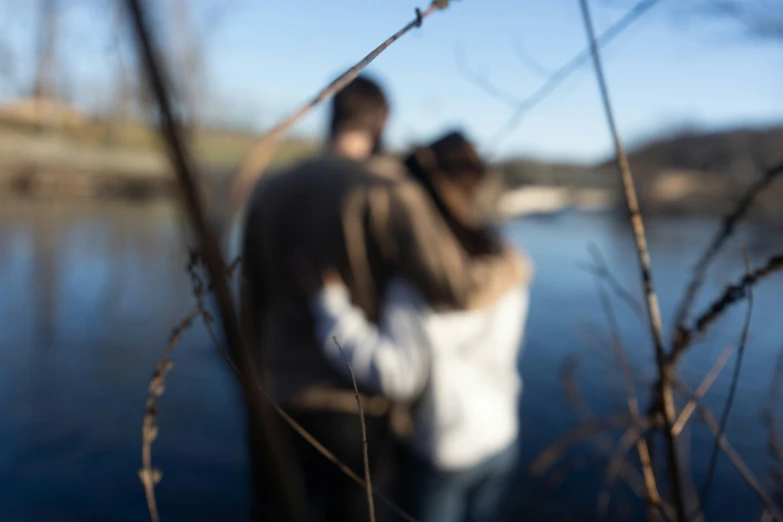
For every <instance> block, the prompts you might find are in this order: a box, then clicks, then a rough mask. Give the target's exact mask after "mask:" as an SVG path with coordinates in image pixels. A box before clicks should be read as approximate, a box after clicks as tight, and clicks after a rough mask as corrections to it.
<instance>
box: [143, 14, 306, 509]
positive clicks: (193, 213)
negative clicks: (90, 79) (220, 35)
mask: <svg viewBox="0 0 783 522" xmlns="http://www.w3.org/2000/svg"><path fill="white" fill-rule="evenodd" d="M127 6H128V10H129V12H130V15H131V19H132V22H133V27H134V29H135V34H136V42H137V44H138V47H139V54H140V55H141V64H142V65H143V66H144V68H145V70H144V71H143V74H145V76H146V79H147V81H148V82H149V88H150V90H151V91H152V92H153V93H154V95H155V98H156V100H157V105H158V109H159V112H160V131H161V134H162V135H163V138H164V139H165V143H166V146H167V149H168V153H169V158H170V160H171V162H172V165H173V167H174V171H175V174H176V176H177V181H178V184H179V186H180V189H181V190H180V192H181V196H182V202H183V205H184V206H185V210H186V211H187V213H188V216H189V218H190V220H191V223H192V226H193V228H194V229H195V232H196V236H197V238H198V240H199V243H200V249H199V251H200V252H201V254H202V256H203V260H204V264H205V266H206V267H207V270H208V271H209V273H210V276H211V279H212V282H213V284H214V285H215V296H216V298H217V302H218V305H219V308H220V312H221V313H220V317H221V321H222V327H223V331H224V332H225V335H226V339H227V342H228V347H229V350H230V351H231V354H232V358H233V359H234V361H235V362H236V363H237V365H238V366H239V369H240V370H241V374H242V376H243V377H244V378H243V379H241V383H242V389H243V392H244V399H245V402H246V405H247V408H248V417H249V418H248V421H249V422H250V424H251V426H253V427H254V428H255V429H256V432H257V433H258V435H259V438H261V439H262V440H260V441H253V442H254V443H259V446H258V447H259V449H260V450H261V458H262V459H263V460H264V465H263V466H260V467H259V468H258V470H259V473H260V472H261V470H263V471H265V472H266V473H269V474H270V475H271V476H274V480H272V481H270V483H271V485H272V487H273V488H274V489H275V493H276V495H273V498H274V502H275V503H277V506H276V507H278V508H280V509H279V515H278V516H279V517H280V519H281V520H287V521H298V520H302V519H303V516H302V509H303V507H302V505H301V499H299V498H296V496H297V495H296V494H295V492H294V489H293V487H292V482H291V477H290V473H291V471H292V470H291V469H290V466H289V467H286V465H285V464H284V462H283V461H282V459H284V458H285V454H284V452H283V450H282V448H280V447H279V444H276V441H275V439H274V438H272V437H273V434H274V428H275V426H274V423H273V421H274V419H273V418H272V417H271V416H270V415H268V414H267V407H266V405H265V404H264V403H263V402H261V401H259V400H258V399H257V396H256V394H255V392H254V382H253V378H254V372H253V371H252V369H253V366H252V361H251V359H250V355H249V352H248V351H247V350H246V347H245V346H244V343H243V338H242V332H241V331H240V323H239V320H238V317H237V314H236V312H235V310H234V303H233V298H232V295H231V290H230V288H229V286H228V281H227V279H226V278H225V274H224V270H225V263H224V262H223V258H222V255H221V253H220V248H219V245H220V242H219V238H218V237H217V234H215V233H214V231H213V230H212V229H211V228H210V227H209V226H208V225H207V221H206V218H205V214H204V212H203V205H202V202H201V198H200V195H199V192H198V189H197V186H196V179H195V177H194V175H193V173H194V169H193V163H192V159H191V157H190V155H189V154H188V152H187V149H186V147H185V145H184V141H183V139H182V130H181V128H180V125H179V123H178V122H177V120H176V119H175V117H174V113H173V110H172V106H171V100H170V99H169V92H170V89H169V88H168V85H167V84H166V81H165V79H164V76H163V73H162V68H161V66H160V63H161V60H160V56H159V52H158V49H157V46H156V45H155V43H154V42H153V39H152V36H151V32H150V30H149V28H148V24H147V20H146V18H145V13H144V11H143V9H142V7H141V0H127ZM272 507H274V506H272Z"/></svg>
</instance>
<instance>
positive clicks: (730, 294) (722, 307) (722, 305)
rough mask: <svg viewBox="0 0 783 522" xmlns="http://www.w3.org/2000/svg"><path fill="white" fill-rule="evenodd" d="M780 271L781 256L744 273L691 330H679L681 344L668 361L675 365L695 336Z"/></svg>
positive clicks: (698, 319)
mask: <svg viewBox="0 0 783 522" xmlns="http://www.w3.org/2000/svg"><path fill="white" fill-rule="evenodd" d="M780 270H783V254H780V255H776V256H773V257H771V258H770V259H769V260H768V261H767V263H766V264H765V265H764V266H762V267H761V268H757V269H756V270H753V271H751V272H749V273H746V274H745V275H744V276H743V277H742V279H740V280H739V281H738V282H736V283H734V284H733V285H729V286H728V287H726V290H724V291H723V294H721V296H720V297H719V298H718V299H716V300H715V301H714V302H713V303H712V304H711V305H710V306H709V307H708V308H707V310H706V311H705V312H703V313H702V314H701V315H699V317H698V318H697V319H696V322H695V323H694V326H693V327H692V328H687V327H681V328H680V332H679V334H678V339H679V340H680V341H679V342H680V343H682V344H680V345H678V347H679V348H678V349H676V350H674V351H673V352H672V354H671V357H670V361H671V362H672V363H676V362H677V361H678V360H679V359H680V358H681V357H682V356H683V355H684V353H685V351H686V349H687V348H688V347H690V346H691V341H692V340H693V337H694V335H695V334H697V333H698V334H703V333H704V332H705V331H706V330H707V328H709V326H710V325H712V324H713V323H714V322H715V321H716V320H717V319H718V318H719V317H720V316H721V314H722V313H723V312H724V311H726V309H727V308H729V307H730V306H731V305H733V304H735V303H738V302H740V301H741V300H742V299H744V298H745V297H747V295H748V292H749V290H750V289H751V288H752V287H753V286H754V285H756V284H757V283H759V282H760V281H761V280H762V279H764V278H765V277H768V276H770V275H772V274H773V273H775V272H777V271H780Z"/></svg>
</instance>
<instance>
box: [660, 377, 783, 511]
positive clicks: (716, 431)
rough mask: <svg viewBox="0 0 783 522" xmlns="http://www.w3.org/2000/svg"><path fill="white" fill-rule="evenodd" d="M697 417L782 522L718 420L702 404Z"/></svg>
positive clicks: (684, 387) (685, 390) (687, 393)
mask: <svg viewBox="0 0 783 522" xmlns="http://www.w3.org/2000/svg"><path fill="white" fill-rule="evenodd" d="M674 385H675V386H676V387H677V389H678V391H679V392H680V393H682V395H684V396H685V397H687V398H688V399H690V398H692V397H693V392H692V391H690V389H688V386H687V385H686V384H685V383H683V382H682V381H679V380H676V381H675V383H674ZM698 408H699V415H700V416H701V418H702V420H704V423H705V424H706V425H707V428H708V429H709V430H710V431H711V432H712V434H713V436H714V437H715V438H716V440H717V441H718V444H720V449H721V450H723V453H725V454H726V456H727V457H728V458H729V462H731V463H732V464H733V465H734V467H735V468H736V470H737V471H739V474H740V475H741V476H742V478H743V479H745V482H746V483H747V484H748V486H750V488H751V489H752V490H753V491H754V492H755V493H756V495H758V497H759V499H760V500H761V502H762V503H763V504H764V505H765V506H766V508H767V511H769V512H770V513H771V514H772V516H773V517H774V519H775V520H777V521H778V522H783V514H781V512H780V510H779V509H778V507H777V506H776V505H775V502H774V501H773V500H772V498H770V496H769V494H768V493H767V492H766V491H765V490H764V488H763V487H762V485H761V482H760V481H759V479H758V478H756V476H755V475H754V474H753V472H752V471H751V470H750V468H749V467H748V465H747V464H746V463H745V461H744V460H743V459H742V457H741V456H740V455H739V453H737V450H735V449H734V446H732V445H731V443H730V442H729V439H727V438H726V436H725V435H723V434H722V433H721V431H720V424H719V423H718V420H717V419H716V418H715V416H714V415H713V414H712V412H711V411H710V410H709V409H708V408H707V407H706V406H704V405H703V404H699V406H698Z"/></svg>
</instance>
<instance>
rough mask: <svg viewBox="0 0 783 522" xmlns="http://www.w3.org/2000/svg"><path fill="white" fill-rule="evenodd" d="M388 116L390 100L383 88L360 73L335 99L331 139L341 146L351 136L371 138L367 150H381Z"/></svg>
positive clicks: (330, 130) (362, 138) (361, 138)
mask: <svg viewBox="0 0 783 522" xmlns="http://www.w3.org/2000/svg"><path fill="white" fill-rule="evenodd" d="M388 117H389V102H388V100H387V98H386V94H385V93H384V92H383V89H381V87H380V85H378V83H376V82H375V81H373V80H371V79H369V78H368V77H366V76H359V77H358V78H356V79H355V80H354V81H352V82H351V83H349V84H348V85H347V86H346V87H345V88H344V89H343V90H342V91H340V92H339V93H337V94H336V95H335V97H334V98H333V100H332V114H331V120H330V125H329V139H330V141H331V142H332V143H333V144H334V145H336V146H337V147H338V148H340V147H341V142H343V141H345V140H346V139H348V138H351V139H356V140H369V150H368V151H367V154H370V153H375V152H378V150H379V149H380V146H381V136H382V135H383V129H384V127H385V126H386V121H387V119H388Z"/></svg>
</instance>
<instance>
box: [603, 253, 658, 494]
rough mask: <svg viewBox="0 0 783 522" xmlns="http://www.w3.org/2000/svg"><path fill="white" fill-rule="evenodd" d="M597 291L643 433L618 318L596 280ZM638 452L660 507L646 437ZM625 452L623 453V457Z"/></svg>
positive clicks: (630, 403) (641, 439)
mask: <svg viewBox="0 0 783 522" xmlns="http://www.w3.org/2000/svg"><path fill="white" fill-rule="evenodd" d="M592 247H593V248H591V249H590V250H591V252H592V255H593V261H594V262H595V263H596V265H598V267H599V268H600V269H601V270H602V271H603V272H606V273H608V272H609V269H608V267H607V266H606V265H605V263H604V260H603V257H602V256H601V254H600V252H598V247H596V246H595V245H592ZM596 289H597V290H598V295H599V298H600V300H601V306H602V307H603V310H604V315H605V316H606V319H607V321H609V330H610V332H611V335H612V346H614V350H615V355H616V356H617V360H618V361H619V362H620V369H621V371H622V374H623V378H624V380H625V399H626V402H627V404H628V412H629V413H630V414H631V418H633V421H634V425H635V426H636V429H637V431H638V432H641V427H640V425H641V415H640V413H639V401H638V400H637V398H636V390H635V389H634V384H633V375H632V374H631V368H630V366H629V364H628V358H627V357H626V354H625V345H624V344H623V340H622V337H621V336H620V327H619V325H618V324H617V317H615V314H614V308H612V302H611V301H610V300H609V296H608V295H607V293H606V291H605V289H604V288H603V286H602V285H601V281H600V279H597V278H596ZM636 451H637V453H638V455H639V462H641V465H642V473H643V475H644V484H645V489H646V492H647V495H646V500H647V502H648V504H649V506H652V507H657V508H659V507H660V504H661V497H660V495H659V493H658V486H657V484H656V481H655V473H654V472H653V468H652V463H651V462H650V451H649V448H648V447H647V441H646V440H645V438H644V437H637V438H636ZM624 454H625V452H623V455H624Z"/></svg>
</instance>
